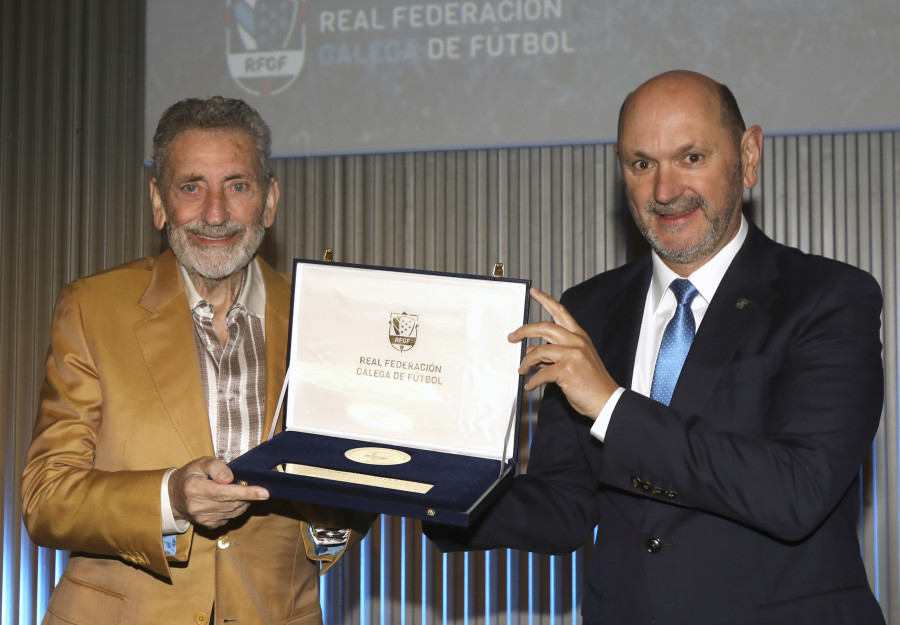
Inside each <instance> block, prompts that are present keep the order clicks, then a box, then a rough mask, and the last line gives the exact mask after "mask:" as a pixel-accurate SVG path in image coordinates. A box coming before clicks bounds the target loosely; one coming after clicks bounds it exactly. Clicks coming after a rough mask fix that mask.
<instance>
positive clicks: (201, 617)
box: [194, 612, 209, 625]
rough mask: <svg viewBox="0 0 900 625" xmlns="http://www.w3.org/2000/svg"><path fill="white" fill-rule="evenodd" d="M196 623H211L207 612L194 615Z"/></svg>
mask: <svg viewBox="0 0 900 625" xmlns="http://www.w3.org/2000/svg"><path fill="white" fill-rule="evenodd" d="M194 622H195V623H196V624H197V625H206V624H207V623H209V615H208V614H207V613H206V612H197V613H196V614H195V615H194Z"/></svg>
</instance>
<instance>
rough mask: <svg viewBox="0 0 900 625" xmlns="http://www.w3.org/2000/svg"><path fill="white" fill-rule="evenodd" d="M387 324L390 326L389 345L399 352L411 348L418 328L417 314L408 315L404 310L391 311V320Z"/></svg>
mask: <svg viewBox="0 0 900 625" xmlns="http://www.w3.org/2000/svg"><path fill="white" fill-rule="evenodd" d="M388 326H389V328H390V330H388V339H389V340H390V342H391V347H393V348H394V349H397V350H400V352H404V351H406V350H409V349H412V348H413V346H414V345H415V344H416V335H417V334H418V329H419V315H409V314H407V313H405V312H402V313H391V322H390V323H389V324H388Z"/></svg>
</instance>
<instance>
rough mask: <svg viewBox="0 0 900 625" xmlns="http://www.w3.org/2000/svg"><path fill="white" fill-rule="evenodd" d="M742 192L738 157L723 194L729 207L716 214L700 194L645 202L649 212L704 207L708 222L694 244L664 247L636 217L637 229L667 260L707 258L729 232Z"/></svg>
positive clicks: (683, 262)
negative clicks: (725, 191) (727, 187)
mask: <svg viewBox="0 0 900 625" xmlns="http://www.w3.org/2000/svg"><path fill="white" fill-rule="evenodd" d="M743 195H744V182H743V168H742V167H741V163H740V161H738V164H737V166H736V167H735V169H734V174H733V175H732V178H731V186H730V188H729V189H728V195H727V196H726V198H725V202H726V203H727V206H728V207H730V208H729V210H727V211H725V212H722V213H720V214H719V215H717V216H716V217H713V218H710V217H709V212H708V211H707V209H708V204H707V202H706V199H705V198H703V197H701V196H691V197H685V198H678V199H677V200H676V201H675V202H674V203H672V204H667V205H663V204H657V203H655V202H653V203H650V204H647V206H646V207H645V208H644V211H645V212H648V213H651V214H665V213H676V212H681V211H686V210H690V209H694V208H699V209H700V210H702V211H703V213H704V214H705V215H706V217H707V220H708V222H709V228H708V229H707V231H706V234H705V235H704V236H703V238H702V239H700V240H699V241H698V242H697V243H696V244H695V245H692V246H691V247H689V248H686V249H682V250H673V249H669V248H666V247H663V245H662V243H660V241H659V239H658V238H657V236H656V235H655V234H654V233H653V232H652V230H651V229H650V228H649V227H648V226H646V225H645V224H643V223H638V222H637V220H635V223H636V224H637V227H638V230H640V232H641V234H642V235H643V236H644V238H645V239H646V240H647V243H649V244H650V247H652V248H653V250H654V251H655V252H656V253H657V254H658V255H659V257H660V258H662V259H663V260H667V261H669V262H670V263H674V264H678V265H688V264H691V263H695V262H697V261H699V260H702V259H704V258H707V257H708V256H710V255H711V254H712V252H713V250H714V249H715V248H716V246H717V245H718V244H719V242H720V241H721V240H722V237H724V236H725V233H726V232H728V228H729V227H730V226H731V223H732V222H733V220H734V218H735V215H736V214H739V213H740V210H741V209H740V207H741V204H740V201H741V198H742V197H743Z"/></svg>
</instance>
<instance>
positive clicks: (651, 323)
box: [591, 215, 748, 441]
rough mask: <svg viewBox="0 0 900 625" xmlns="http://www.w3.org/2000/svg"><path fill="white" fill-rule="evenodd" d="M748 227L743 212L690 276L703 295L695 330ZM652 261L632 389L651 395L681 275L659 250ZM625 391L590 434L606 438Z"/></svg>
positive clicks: (697, 306)
mask: <svg viewBox="0 0 900 625" xmlns="http://www.w3.org/2000/svg"><path fill="white" fill-rule="evenodd" d="M747 230H748V226H747V220H746V219H744V216H743V215H741V226H740V229H739V230H738V233H737V235H736V236H735V237H734V238H733V239H732V240H731V241H729V242H728V244H727V245H725V247H723V248H722V249H721V250H720V251H719V252H718V253H717V254H716V255H715V256H713V257H712V258H711V259H709V260H708V261H707V262H706V263H704V264H703V266H701V267H700V268H699V269H697V271H695V272H694V273H692V274H691V275H690V276H687V278H688V279H689V280H690V281H691V284H693V285H694V286H695V287H696V289H697V290H698V291H699V292H700V295H698V296H697V297H695V298H694V301H693V302H692V303H691V311H692V312H693V313H694V322H695V323H696V328H695V331H696V330H699V329H700V323H701V322H702V321H703V316H704V315H705V314H706V309H707V308H709V303H710V302H711V301H712V298H713V295H715V293H716V289H718V288H719V283H720V282H721V281H722V278H723V277H724V276H725V272H726V271H727V270H728V267H729V266H731V261H733V260H734V257H735V256H736V255H737V253H738V250H740V249H741V245H743V243H744V240H745V239H746V238H747ZM651 260H652V262H653V276H652V277H651V279H650V288H649V289H648V291H647V299H646V301H645V303H644V314H643V317H642V318H641V331H640V335H639V338H638V344H637V351H636V352H635V357H634V371H633V373H632V377H631V390H633V391H635V392H636V393H640V394H641V395H645V396H647V397H649V396H650V387H651V385H652V383H653V370H654V369H655V367H656V357H657V355H658V354H659V345H660V343H662V336H663V332H665V329H666V325H668V323H669V320H671V319H672V317H673V316H674V315H675V308H676V307H677V305H678V302H677V301H676V300H675V295H674V294H673V293H672V291H671V290H670V289H669V285H670V284H671V283H672V281H673V280H675V279H676V278H680V277H682V276H679V275H678V274H676V273H675V272H674V271H672V270H671V269H670V268H669V267H667V266H666V264H665V263H663V261H662V259H660V257H659V256H658V255H657V254H656V252H651ZM624 392H625V389H624V388H623V387H619V388H618V389H617V390H616V391H615V392H614V393H613V394H612V396H611V397H610V398H609V400H608V401H607V402H606V405H605V406H603V409H602V410H601V411H600V414H599V416H598V417H597V420H596V421H594V425H593V426H591V435H592V436H593V437H594V438H597V439H599V440H600V441H603V440H604V438H605V437H606V431H607V429H608V428H609V421H610V419H611V418H612V413H613V411H614V410H615V408H616V405H617V404H618V402H619V397H621V396H622V393H624Z"/></svg>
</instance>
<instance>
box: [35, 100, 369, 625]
mask: <svg viewBox="0 0 900 625" xmlns="http://www.w3.org/2000/svg"><path fill="white" fill-rule="evenodd" d="M153 143H154V146H153V150H154V154H153V157H154V168H155V177H154V178H153V179H152V181H151V183H150V197H151V201H152V207H153V221H154V224H155V225H156V227H157V228H160V229H162V228H166V231H167V234H168V239H169V243H170V245H171V250H167V251H166V252H164V253H163V254H162V255H160V256H158V257H156V258H145V259H141V260H138V261H134V262H131V263H128V264H126V265H122V266H121V267H117V268H115V269H112V270H109V271H106V272H103V273H100V274H98V275H95V276H92V277H89V278H85V279H83V280H78V281H76V282H74V283H72V284H70V285H68V286H66V287H65V288H64V289H63V290H62V292H61V293H60V296H59V299H58V302H57V305H56V309H55V312H54V318H53V325H52V329H51V344H50V352H49V356H48V358H47V365H46V380H45V383H44V385H43V388H42V390H41V399H40V411H39V415H38V420H37V423H36V425H35V430H34V439H33V441H32V444H31V447H30V449H29V450H28V455H27V464H26V467H25V471H24V476H23V484H22V492H23V498H24V518H25V523H26V526H27V528H28V532H29V534H30V535H31V537H32V539H33V540H34V541H35V542H36V543H38V544H40V545H43V546H46V547H52V548H55V549H66V550H70V551H71V552H72V553H71V556H70V558H69V563H68V566H67V568H66V570H65V573H64V574H63V576H62V578H61V579H60V582H59V585H58V586H57V588H56V589H55V590H54V592H53V595H52V597H51V598H50V604H49V607H48V612H47V616H46V618H45V621H44V622H45V623H63V622H65V623H76V624H78V623H80V624H84V625H96V624H97V623H104V624H114V623H128V624H130V625H133V624H137V623H146V624H148V625H151V624H152V625H159V624H160V623H176V622H179V623H181V622H183V623H199V624H205V623H208V622H215V623H241V624H243V625H247V624H253V623H259V624H263V623H282V622H288V621H290V622H291V623H297V624H299V623H321V620H322V618H321V611H320V608H319V599H318V583H317V579H318V574H319V569H320V562H322V563H324V566H323V567H322V568H327V567H328V566H330V565H331V563H333V562H334V560H335V559H336V557H338V556H339V555H340V553H341V552H342V549H344V548H345V547H346V545H347V544H351V543H353V542H356V541H358V540H359V538H360V534H359V533H357V532H355V531H354V532H347V531H341V530H339V529H335V528H332V527H331V526H330V524H333V523H335V522H337V523H338V527H340V525H341V523H340V521H345V522H346V524H350V523H352V522H353V520H352V519H349V518H342V516H341V515H336V514H333V513H335V511H330V510H326V509H319V508H315V507H313V506H301V505H296V506H295V505H292V504H290V503H287V502H283V501H275V500H270V499H269V495H268V493H267V492H266V490H265V489H263V488H260V487H253V486H243V485H240V484H235V483H232V482H233V480H234V478H233V475H232V473H231V471H230V469H229V468H228V466H227V464H226V463H227V462H228V461H229V460H230V459H232V458H233V457H235V456H237V455H239V454H241V453H243V452H245V451H247V450H248V449H250V448H251V447H253V446H255V445H257V444H258V443H259V442H260V440H261V438H262V437H263V436H264V433H265V432H266V431H267V430H268V428H269V426H270V424H271V422H272V419H273V417H274V416H275V415H274V412H275V404H276V402H277V399H278V394H279V390H280V387H281V384H282V381H283V379H284V368H285V361H286V349H287V333H288V311H289V298H290V285H289V282H288V278H286V277H285V276H281V275H279V274H277V273H276V272H275V271H273V270H272V268H271V267H269V266H268V265H267V264H266V263H265V262H263V261H262V260H261V259H259V258H256V257H255V254H256V251H257V249H258V247H259V245H260V243H261V241H262V239H263V236H264V234H265V229H266V228H267V227H268V226H271V225H272V222H273V220H274V219H275V211H276V207H277V205H278V196H279V191H278V182H277V180H276V179H275V177H274V176H273V175H272V173H271V168H270V164H269V153H270V134H269V129H268V127H267V126H266V124H265V122H264V121H263V120H262V119H261V118H260V116H259V114H258V113H257V112H256V111H255V110H253V109H252V108H250V107H249V106H248V105H247V104H245V103H244V102H242V101H240V100H231V99H225V98H221V97H214V98H210V99H207V100H200V99H190V100H185V101H182V102H179V103H177V104H175V105H173V106H172V107H171V108H169V109H168V110H167V111H166V112H165V113H164V114H163V116H162V118H161V119H160V121H159V125H158V127H157V131H156V134H155V136H154V142H153ZM312 517H315V518H312ZM311 522H312V523H317V524H318V525H310V524H309V523H311Z"/></svg>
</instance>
